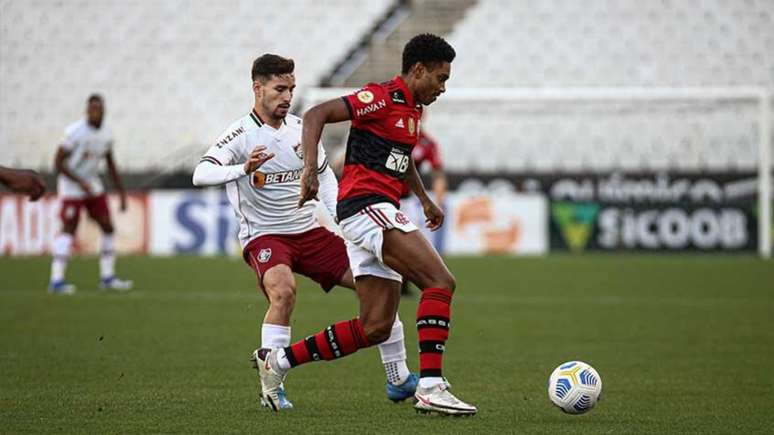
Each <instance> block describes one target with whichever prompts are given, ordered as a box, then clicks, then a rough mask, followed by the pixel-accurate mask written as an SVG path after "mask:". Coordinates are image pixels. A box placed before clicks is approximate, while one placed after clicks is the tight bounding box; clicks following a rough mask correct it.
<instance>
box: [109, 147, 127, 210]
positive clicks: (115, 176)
mask: <svg viewBox="0 0 774 435" xmlns="http://www.w3.org/2000/svg"><path fill="white" fill-rule="evenodd" d="M105 162H106V163H107V168H108V173H110V179H111V180H112V181H113V186H115V188H116V190H117V191H118V194H119V195H120V196H121V211H126V190H124V183H123V182H122V181H121V174H119V173H118V167H116V161H115V159H114V158H113V151H108V152H107V153H105Z"/></svg>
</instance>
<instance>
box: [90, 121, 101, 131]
mask: <svg viewBox="0 0 774 435" xmlns="http://www.w3.org/2000/svg"><path fill="white" fill-rule="evenodd" d="M86 122H87V123H88V124H89V125H90V126H91V127H92V128H93V129H95V130H99V128H100V127H102V121H100V122H92V121H88V120H87V121H86Z"/></svg>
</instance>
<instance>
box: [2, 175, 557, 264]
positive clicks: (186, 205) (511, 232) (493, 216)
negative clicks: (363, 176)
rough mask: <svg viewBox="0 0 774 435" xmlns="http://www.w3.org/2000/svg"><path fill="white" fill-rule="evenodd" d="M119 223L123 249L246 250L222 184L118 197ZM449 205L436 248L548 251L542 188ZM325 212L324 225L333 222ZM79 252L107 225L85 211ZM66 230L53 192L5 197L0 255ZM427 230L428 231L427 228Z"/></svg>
mask: <svg viewBox="0 0 774 435" xmlns="http://www.w3.org/2000/svg"><path fill="white" fill-rule="evenodd" d="M110 203H111V209H112V210H113V211H114V212H113V218H114V220H115V227H116V236H117V237H116V249H117V251H118V252H119V253H122V254H150V255H231V256H237V257H238V256H239V255H240V251H241V250H240V248H239V245H238V242H237V240H236V232H237V222H236V219H235V218H234V214H233V211H232V209H231V205H230V204H229V203H228V200H227V199H226V196H225V195H224V194H223V192H222V191H221V190H216V189H207V190H193V189H185V190H157V191H150V192H148V193H133V194H131V195H130V198H129V210H128V211H127V212H126V213H119V212H116V210H118V198H117V197H116V196H111V197H110ZM444 208H445V209H446V213H447V222H446V224H445V225H444V226H443V227H442V229H441V230H439V231H437V232H435V233H429V232H426V234H427V236H428V238H429V239H430V240H431V241H432V242H433V243H434V244H435V245H436V247H437V248H438V249H439V250H440V251H441V252H444V253H446V254H451V255H479V254H485V253H500V254H513V255H540V254H545V253H546V252H547V251H548V241H549V235H548V202H547V200H546V198H545V196H544V195H542V194H517V193H509V194H505V195H502V194H498V195H491V194H489V195H487V194H479V193H464V192H459V193H455V192H453V193H450V194H449V195H448V196H447V198H446V200H445V202H444ZM403 209H404V210H406V213H407V214H409V215H410V216H411V218H412V220H414V221H415V222H416V223H417V224H418V225H419V226H421V222H423V221H424V219H423V218H422V217H421V213H422V211H421V207H420V206H419V204H418V203H417V201H416V200H414V199H409V200H408V201H407V202H406V203H405V204H404V205H403ZM325 214H326V213H325V212H324V211H322V209H321V210H320V213H318V215H319V216H320V221H321V223H322V224H323V225H326V226H331V225H332V222H331V221H330V220H327V219H324V216H325ZM82 218H83V219H82V221H81V225H82V226H81V227H80V228H79V230H78V234H77V238H76V243H75V253H76V254H86V255H89V254H96V253H97V249H98V242H99V229H98V228H97V227H96V226H95V225H94V224H93V223H92V222H90V221H88V219H85V216H82ZM58 231H59V201H58V200H57V198H56V197H55V196H53V195H50V196H46V197H45V198H43V199H41V200H39V201H37V202H29V201H28V200H27V199H26V198H24V197H21V196H17V195H10V194H9V195H0V254H1V255H14V256H17V255H43V254H47V253H49V252H50V249H51V245H52V242H53V239H54V236H55V235H56V233H57V232H58ZM425 231H426V230H425Z"/></svg>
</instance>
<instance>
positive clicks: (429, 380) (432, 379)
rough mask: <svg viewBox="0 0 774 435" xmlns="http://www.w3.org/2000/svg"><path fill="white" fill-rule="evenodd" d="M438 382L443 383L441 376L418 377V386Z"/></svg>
mask: <svg viewBox="0 0 774 435" xmlns="http://www.w3.org/2000/svg"><path fill="white" fill-rule="evenodd" d="M438 384H443V378H441V377H438V376H428V377H426V378H419V388H430V387H434V386H436V385H438Z"/></svg>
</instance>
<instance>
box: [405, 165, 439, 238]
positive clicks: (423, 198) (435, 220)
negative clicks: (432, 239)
mask: <svg viewBox="0 0 774 435" xmlns="http://www.w3.org/2000/svg"><path fill="white" fill-rule="evenodd" d="M406 183H407V184H408V186H409V188H410V189H411V191H412V192H414V195H416V196H417V198H418V199H419V202H421V203H422V209H423V210H424V212H425V218H426V221H425V222H426V224H427V227H428V228H430V230H431V231H435V230H437V229H438V228H440V227H441V225H443V220H444V214H443V210H441V209H440V207H438V206H437V205H436V204H435V203H434V202H433V200H432V199H430V196H428V195H427V191H426V190H425V186H424V184H422V179H421V178H419V172H417V166H416V165H415V164H414V158H413V157H412V158H410V159H409V167H408V170H407V171H406Z"/></svg>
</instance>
